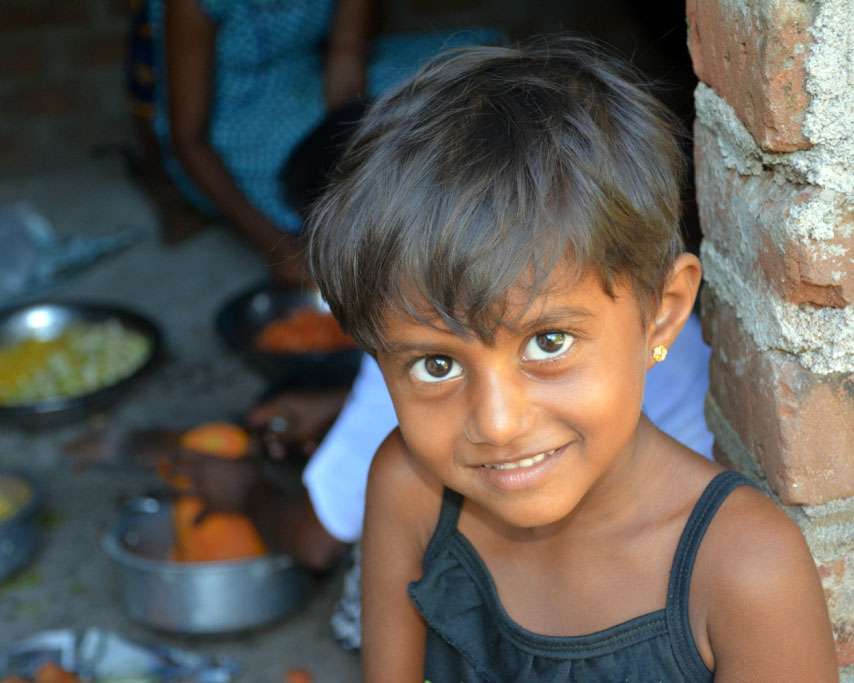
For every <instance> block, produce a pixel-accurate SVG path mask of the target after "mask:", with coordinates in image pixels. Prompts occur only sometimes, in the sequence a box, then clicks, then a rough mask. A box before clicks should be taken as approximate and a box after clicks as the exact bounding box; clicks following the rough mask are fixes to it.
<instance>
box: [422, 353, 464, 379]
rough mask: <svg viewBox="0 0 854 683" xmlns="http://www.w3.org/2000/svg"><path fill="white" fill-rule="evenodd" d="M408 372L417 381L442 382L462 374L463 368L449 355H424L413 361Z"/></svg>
mask: <svg viewBox="0 0 854 683" xmlns="http://www.w3.org/2000/svg"><path fill="white" fill-rule="evenodd" d="M410 373H412V376H413V377H414V378H415V379H416V380H418V381H419V382H444V381H445V380H448V379H453V378H454V377H459V376H460V375H462V374H463V369H462V367H461V366H460V364H459V363H457V361H455V360H454V359H453V358H451V357H449V356H425V357H424V358H419V359H418V360H417V361H415V363H414V365H413V366H412V368H411V370H410Z"/></svg>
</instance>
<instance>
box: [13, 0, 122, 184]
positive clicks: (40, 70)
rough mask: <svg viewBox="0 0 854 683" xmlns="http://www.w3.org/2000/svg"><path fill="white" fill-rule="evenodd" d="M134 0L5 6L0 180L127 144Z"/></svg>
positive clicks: (20, 0) (19, 1) (26, 0)
mask: <svg viewBox="0 0 854 683" xmlns="http://www.w3.org/2000/svg"><path fill="white" fill-rule="evenodd" d="M127 14H128V0H71V1H63V2H56V1H55V0H2V2H0V173H2V172H14V171H20V170H21V169H22V168H25V169H29V168H32V167H36V168H38V167H44V166H48V165H51V164H56V163H62V162H66V161H68V160H70V159H74V158H80V157H82V156H85V155H86V154H87V153H88V151H89V149H90V148H91V147H92V146H93V145H98V144H110V143H115V142H122V141H124V140H126V139H128V137H129V132H128V130H129V121H128V117H127V107H126V104H125V98H124V85H123V70H122V69H123V67H122V65H123V60H124V52H125V35H126V31H127V21H128V19H127Z"/></svg>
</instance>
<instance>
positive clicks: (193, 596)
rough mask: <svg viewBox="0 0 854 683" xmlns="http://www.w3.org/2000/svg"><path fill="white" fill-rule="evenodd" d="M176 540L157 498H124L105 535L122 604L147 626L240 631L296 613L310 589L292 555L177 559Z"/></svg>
mask: <svg viewBox="0 0 854 683" xmlns="http://www.w3.org/2000/svg"><path fill="white" fill-rule="evenodd" d="M172 540H173V532H172V516H171V505H170V504H169V503H167V502H164V501H161V500H159V499H156V498H134V499H131V500H129V501H128V502H127V503H125V505H124V507H123V509H122V512H121V513H120V516H119V520H118V522H117V523H116V525H115V526H114V528H113V529H112V530H111V531H110V532H109V533H108V534H107V535H106V536H105V537H104V539H103V546H104V549H105V550H106V552H107V554H108V555H109V556H110V558H112V560H113V562H114V563H115V566H116V569H117V573H118V578H119V590H120V593H121V600H122V603H123V605H124V608H125V610H126V611H127V613H128V615H129V616H130V617H131V618H132V619H134V620H136V621H139V622H141V623H143V624H146V625H147V626H150V627H153V628H156V629H160V630H164V631H171V632H175V633H184V634H196V635H205V634H208V635H210V634H221V633H231V632H235V631H243V630H247V629H251V628H256V627H258V626H263V625H265V624H269V623H272V622H274V621H277V620H279V619H281V618H283V617H285V616H287V615H288V614H291V613H293V612H294V611H296V610H297V609H298V608H299V607H300V605H301V604H302V602H303V599H304V598H305V596H306V594H307V593H308V589H309V585H310V579H309V576H308V573H307V572H306V571H305V570H304V569H302V568H300V567H299V566H297V565H296V564H295V563H294V561H293V560H292V559H291V558H289V557H287V556H284V555H270V556H265V557H259V558H253V559H249V560H233V561H228V562H195V563H192V564H190V563H181V562H173V561H171V560H169V559H168V558H169V551H170V549H171V547H172Z"/></svg>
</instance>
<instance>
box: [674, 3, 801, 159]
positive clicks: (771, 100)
mask: <svg viewBox="0 0 854 683" xmlns="http://www.w3.org/2000/svg"><path fill="white" fill-rule="evenodd" d="M770 5H771V3H769V2H767V1H766V2H747V0H741V2H740V3H736V2H732V0H687V13H688V47H689V49H690V51H691V59H692V62H693V64H694V72H695V73H696V74H697V77H698V78H699V79H700V80H702V81H703V82H705V83H707V84H708V85H710V86H711V87H712V88H714V89H715V91H716V92H717V93H718V94H719V95H721V96H722V97H724V99H726V100H727V102H729V103H730V104H731V105H732V106H733V108H734V109H735V111H736V112H737V113H738V116H739V118H740V119H741V121H742V122H743V123H744V125H745V126H746V127H747V128H748V130H750V132H751V133H752V134H753V137H754V138H755V139H756V142H757V143H758V144H759V145H760V146H761V147H762V148H763V149H766V150H768V151H774V152H788V151H792V150H795V149H806V148H808V147H810V146H811V143H810V141H809V140H808V139H807V137H806V135H805V134H804V131H803V120H804V113H805V111H806V108H807V105H808V103H809V96H808V93H807V90H806V59H807V56H808V54H809V48H810V44H811V41H812V36H811V35H810V33H809V28H810V26H811V24H812V20H813V12H814V9H813V7H812V4H811V3H805V2H801V1H799V0H777V1H776V2H774V3H773V7H771V6H770Z"/></svg>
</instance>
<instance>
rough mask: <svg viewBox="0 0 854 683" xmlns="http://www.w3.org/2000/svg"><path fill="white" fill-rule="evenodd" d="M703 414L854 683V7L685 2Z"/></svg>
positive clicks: (851, 0)
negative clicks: (805, 551)
mask: <svg viewBox="0 0 854 683" xmlns="http://www.w3.org/2000/svg"><path fill="white" fill-rule="evenodd" d="M687 14H688V35H689V47H690V50H691V57H692V60H693V64H694V70H695V72H696V73H697V76H698V77H699V79H700V81H701V83H700V84H699V86H698V87H697V91H696V94H695V98H696V109H697V119H696V122H695V128H694V133H695V141H694V145H695V148H694V149H695V161H696V186H697V201H698V205H699V209H700V218H701V224H702V228H703V234H704V243H703V247H702V258H703V265H704V267H705V272H706V283H707V284H706V287H705V291H704V301H703V303H704V328H705V333H706V337H707V340H708V341H709V342H710V344H711V345H712V347H713V349H714V353H713V357H712V364H711V391H710V394H709V396H708V399H707V403H706V414H707V419H708V421H709V424H710V426H711V428H712V431H713V432H714V433H715V437H716V446H715V454H716V457H717V458H718V459H719V460H721V461H722V462H724V463H725V464H728V465H730V466H733V467H737V468H738V469H741V470H743V471H746V472H748V473H749V474H752V475H753V476H754V477H755V478H757V479H759V480H760V481H762V482H763V483H764V484H765V485H766V488H767V489H768V490H769V491H770V492H772V494H773V495H774V496H775V497H776V499H777V500H778V501H779V502H780V504H781V505H782V506H783V507H784V509H785V510H786V511H787V512H788V513H789V514H790V515H791V516H792V517H793V518H795V519H796V520H797V521H798V523H799V524H800V526H801V529H802V530H803V532H804V535H805V536H806V538H807V541H808V542H809V544H810V548H811V549H812V552H813V556H814V557H815V560H816V563H817V565H818V568H819V573H820V574H821V577H822V580H823V582H824V589H825V594H826V597H827V601H828V606H829V609H830V614H831V619H832V621H833V626H834V634H835V636H836V643H837V653H838V656H839V664H840V667H841V668H842V672H843V673H842V678H843V680H846V681H854V0H687Z"/></svg>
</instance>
